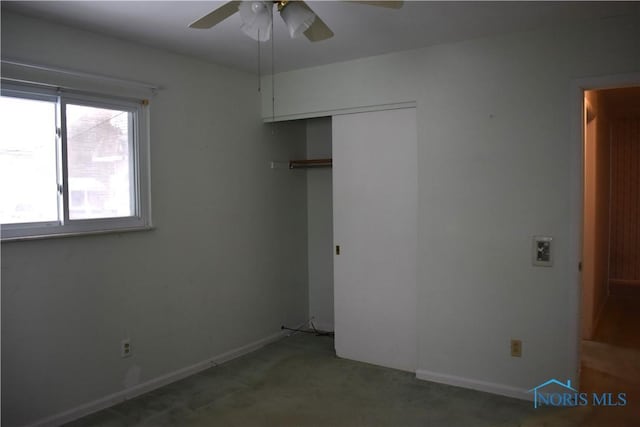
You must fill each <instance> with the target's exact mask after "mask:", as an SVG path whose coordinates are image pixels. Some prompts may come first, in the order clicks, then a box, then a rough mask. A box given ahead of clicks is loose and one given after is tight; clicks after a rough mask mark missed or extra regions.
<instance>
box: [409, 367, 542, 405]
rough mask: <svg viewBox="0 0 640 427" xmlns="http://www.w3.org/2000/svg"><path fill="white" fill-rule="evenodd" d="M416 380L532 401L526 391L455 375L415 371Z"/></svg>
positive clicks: (531, 397)
mask: <svg viewBox="0 0 640 427" xmlns="http://www.w3.org/2000/svg"><path fill="white" fill-rule="evenodd" d="M416 378H418V379H419V380H425V381H433V382H436V383H441V384H447V385H452V386H456V387H463V388H469V389H472V390H478V391H484V392H487V393H492V394H499V395H501V396H507V397H513V398H516V399H521V400H529V401H531V400H533V396H532V395H531V393H529V392H527V390H526V389H523V388H517V387H511V386H508V385H504V384H497V383H491V382H487V381H480V380H474V379H470V378H463V377H457V376H455V375H447V374H440V373H437V372H431V371H425V370H423V369H417V370H416Z"/></svg>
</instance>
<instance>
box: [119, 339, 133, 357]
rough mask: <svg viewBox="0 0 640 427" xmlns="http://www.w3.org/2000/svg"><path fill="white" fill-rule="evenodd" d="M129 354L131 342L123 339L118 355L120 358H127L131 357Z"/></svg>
mask: <svg viewBox="0 0 640 427" xmlns="http://www.w3.org/2000/svg"><path fill="white" fill-rule="evenodd" d="M131 352H132V349H131V340H130V339H129V338H125V339H123V340H122V342H121V343H120V355H121V356H122V357H129V356H131Z"/></svg>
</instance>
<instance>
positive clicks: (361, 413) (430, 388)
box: [67, 334, 640, 427]
mask: <svg viewBox="0 0 640 427" xmlns="http://www.w3.org/2000/svg"><path fill="white" fill-rule="evenodd" d="M592 415H593V414H592V413H591V410H590V409H589V408H571V409H550V408H543V409H533V406H532V404H531V402H526V401H522V400H517V399H511V398H507V397H501V396H496V395H492V394H488V393H482V392H477V391H472V390H467V389H463V388H458V387H452V386H447V385H442V384H436V383H432V382H427V381H420V380H417V379H416V378H415V376H414V375H413V374H411V373H408V372H402V371H397V370H394V369H387V368H382V367H378V366H373V365H369V364H366V363H360V362H354V361H350V360H345V359H340V358H337V357H336V356H335V352H334V350H333V340H332V339H331V338H328V337H316V336H313V335H307V334H298V335H294V336H291V337H287V338H284V339H282V340H280V341H278V342H276V343H273V344H270V345H268V346H265V347H264V348H262V349H260V350H258V351H255V352H253V353H251V354H248V355H245V356H243V357H240V358H237V359H234V360H232V361H229V362H227V363H224V364H222V365H220V366H215V367H213V368H210V369H207V370H205V371H203V372H201V373H199V374H196V375H193V376H191V377H189V378H186V379H184V380H181V381H178V382H175V383H172V384H170V385H167V386H165V387H162V388H160V389H158V390H155V391H153V392H150V393H148V394H145V395H143V396H140V397H138V398H136V399H132V400H129V401H126V402H124V403H121V404H119V405H116V406H114V407H111V408H109V409H106V410H103V411H101V412H97V413H95V414H92V415H89V416H87V417H85V418H82V419H80V420H77V421H75V422H72V423H70V424H67V425H68V426H102V427H120V426H154V427H162V426H181V427H182V426H185V427H189V426H221V427H234V426H237V427H254V426H255V427H262V426H264V427H266V426H296V427H297V426H299V427H306V426H309V427H311V426H318V427H323V426H331V427H334V426H335V427H338V426H344V427H359V426H362V427H365V426H367V427H374V426H389V427H400V426H420V427H440V426H442V427H481V426H482V427H484V426H486V427H488V426H498V427H507V426H522V427H534V426H548V427H555V426H557V427H572V426H585V425H588V426H594V427H595V426H597V425H598V424H595V423H594V422H593V417H592ZM599 422H601V421H599ZM637 425H640V424H637ZM603 427H604V426H603ZM607 427H608V426H607Z"/></svg>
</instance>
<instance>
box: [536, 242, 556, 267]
mask: <svg viewBox="0 0 640 427" xmlns="http://www.w3.org/2000/svg"><path fill="white" fill-rule="evenodd" d="M552 242H553V238H552V237H548V236H533V265H536V266H539V267H551V266H552V265H553V245H552Z"/></svg>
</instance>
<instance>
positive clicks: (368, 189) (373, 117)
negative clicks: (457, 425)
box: [333, 108, 418, 372]
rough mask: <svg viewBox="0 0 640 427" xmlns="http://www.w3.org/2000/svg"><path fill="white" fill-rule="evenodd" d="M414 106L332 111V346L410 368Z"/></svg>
mask: <svg viewBox="0 0 640 427" xmlns="http://www.w3.org/2000/svg"><path fill="white" fill-rule="evenodd" d="M416 157H417V136H416V112H415V108H406V109H398V110H385V111H374V112H367V113H357V114H346V115H338V116H334V117H333V199H334V202H333V215H334V220H333V224H334V242H335V244H336V245H339V246H340V254H339V255H337V254H335V253H334V301H335V302H334V305H335V307H334V309H335V346H336V353H337V355H338V356H340V357H344V358H348V359H353V360H359V361H363V362H368V363H373V364H376V365H381V366H387V367H391V368H396V369H402V370H405V371H412V372H415V369H416V352H417V350H416V348H417V336H416V327H417V325H416V282H417V272H416V270H417V265H416V262H417V261H416V252H417V209H418V208H417V193H418V183H417V159H416Z"/></svg>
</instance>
